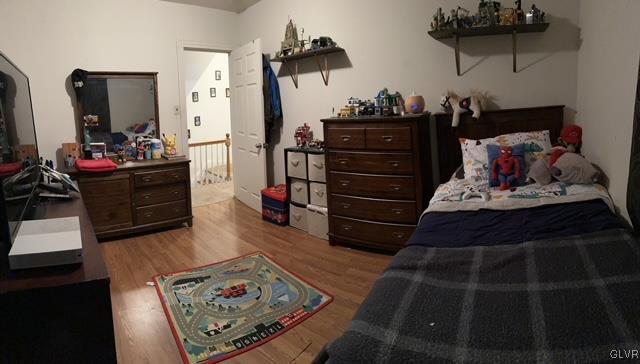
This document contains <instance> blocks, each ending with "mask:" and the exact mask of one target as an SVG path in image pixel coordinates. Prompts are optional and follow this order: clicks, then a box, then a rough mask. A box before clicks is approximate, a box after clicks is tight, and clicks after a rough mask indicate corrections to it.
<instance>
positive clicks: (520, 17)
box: [516, 0, 525, 24]
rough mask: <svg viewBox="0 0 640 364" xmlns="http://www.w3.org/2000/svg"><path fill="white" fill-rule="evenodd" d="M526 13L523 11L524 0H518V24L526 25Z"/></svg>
mask: <svg viewBox="0 0 640 364" xmlns="http://www.w3.org/2000/svg"><path fill="white" fill-rule="evenodd" d="M524 22H525V19H524V11H523V10H522V0H516V24H524Z"/></svg>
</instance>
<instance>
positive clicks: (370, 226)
mask: <svg viewBox="0 0 640 364" xmlns="http://www.w3.org/2000/svg"><path fill="white" fill-rule="evenodd" d="M329 224H330V232H331V233H332V234H334V235H337V236H341V237H345V238H352V239H357V240H360V241H364V242H371V243H376V244H384V245H392V246H398V247H401V246H403V245H404V244H405V243H406V242H407V240H409V238H410V237H411V234H413V231H414V230H415V228H416V227H415V226H414V225H398V224H383V223H379V222H372V221H365V220H356V219H348V218H344V217H337V216H336V217H331V221H330V223H329Z"/></svg>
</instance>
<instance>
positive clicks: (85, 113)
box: [78, 72, 160, 153]
mask: <svg viewBox="0 0 640 364" xmlns="http://www.w3.org/2000/svg"><path fill="white" fill-rule="evenodd" d="M157 75H158V74H157V73H156V72H144V73H134V72H88V73H87V81H86V85H85V87H84V92H83V96H82V98H81V99H80V101H79V102H78V109H79V112H78V123H79V126H80V129H79V130H80V132H81V137H80V139H81V141H82V143H85V141H86V139H87V136H88V137H89V139H90V143H104V144H105V146H106V151H107V152H108V153H111V152H115V150H114V146H115V145H124V144H126V143H129V144H130V143H131V142H134V141H136V139H137V138H139V137H145V138H159V136H160V123H159V120H158V87H157Z"/></svg>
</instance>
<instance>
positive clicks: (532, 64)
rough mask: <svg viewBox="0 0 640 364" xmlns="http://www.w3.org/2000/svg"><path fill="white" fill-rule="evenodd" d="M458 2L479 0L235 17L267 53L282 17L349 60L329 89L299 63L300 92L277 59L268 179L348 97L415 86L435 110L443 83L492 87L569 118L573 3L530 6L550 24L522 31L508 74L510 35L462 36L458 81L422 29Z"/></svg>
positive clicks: (262, 9) (504, 103)
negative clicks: (277, 108) (278, 118)
mask: <svg viewBox="0 0 640 364" xmlns="http://www.w3.org/2000/svg"><path fill="white" fill-rule="evenodd" d="M458 3H459V4H460V5H461V6H464V7H467V8H468V9H469V10H472V11H475V10H476V9H477V4H478V1H476V0H462V1H459V2H453V1H436V0H404V1H385V0H366V1H365V0H358V1H355V0H354V1H339V0H326V1H295V0H262V1H260V2H259V3H258V4H256V5H254V6H252V7H251V8H249V9H247V10H246V11H245V12H243V13H241V14H240V28H239V30H240V38H241V43H244V42H248V41H250V40H251V39H254V38H261V39H262V44H263V47H264V52H265V53H271V55H272V56H273V55H274V54H275V52H276V51H277V50H278V49H279V48H280V41H281V40H282V39H283V36H284V31H285V25H286V23H287V16H291V17H292V18H293V19H294V21H295V22H296V23H297V25H298V27H299V28H298V30H300V28H304V29H305V34H306V35H311V36H312V37H313V38H315V37H317V36H321V35H328V36H331V37H332V38H333V39H334V40H335V41H336V42H338V44H339V45H340V46H342V47H343V48H345V49H346V51H347V57H348V58H347V57H344V56H342V57H340V56H337V57H335V56H334V57H331V58H330V63H331V64H332V65H333V67H334V69H332V71H331V74H330V80H329V86H325V85H324V84H323V82H322V78H321V77H320V74H319V73H318V71H317V66H316V64H315V63H314V61H313V60H312V59H310V60H308V61H307V62H304V63H300V72H301V74H300V80H299V81H300V88H299V89H295V87H294V86H293V83H292V82H291V80H290V79H289V76H288V74H287V73H286V71H285V70H284V69H283V70H280V71H279V67H280V65H278V64H275V63H272V66H273V67H274V70H275V71H276V73H279V74H280V77H279V81H280V90H281V95H282V103H283V112H284V120H283V124H284V127H283V128H282V129H281V130H276V131H275V132H274V134H279V133H281V137H280V140H279V142H278V137H277V136H276V138H275V142H274V143H273V144H275V149H274V150H273V156H272V160H273V162H272V163H273V168H274V176H273V177H272V179H273V180H274V181H272V182H275V183H282V181H283V180H284V161H283V148H284V147H287V146H290V145H292V144H294V141H293V133H294V131H295V128H296V127H297V126H298V125H301V124H302V123H304V122H309V123H310V125H311V127H312V129H313V131H314V133H315V135H316V136H317V137H320V138H322V125H321V123H320V121H319V120H320V119H321V118H324V117H328V116H331V111H332V108H336V111H337V110H338V108H339V107H341V106H342V105H344V104H345V103H346V100H347V98H348V97H350V96H356V97H360V98H373V97H374V96H375V94H376V93H377V91H378V90H379V89H381V88H383V87H388V88H389V89H390V90H396V89H397V90H399V91H400V92H401V93H402V94H403V95H408V94H410V93H411V91H412V90H415V91H416V92H417V93H419V94H422V95H423V96H425V98H426V101H427V108H428V109H429V110H431V111H437V109H438V106H437V105H438V101H439V98H440V95H441V94H442V93H443V92H444V91H445V90H446V89H448V88H451V89H454V90H456V91H459V92H460V93H466V92H468V90H469V89H471V88H478V89H486V90H489V91H490V92H491V94H492V95H493V96H495V103H496V104H497V105H498V106H499V107H501V108H510V107H526V106H541V105H556V104H564V105H566V106H567V107H568V109H569V112H568V113H567V114H568V115H567V116H568V119H571V116H572V115H573V112H572V111H573V110H575V107H576V84H577V79H576V76H577V70H576V64H577V53H578V47H579V30H578V26H577V23H578V12H579V2H578V1H577V0H563V1H557V0H556V1H554V0H540V1H536V2H535V3H536V5H537V6H538V7H540V8H541V9H542V10H544V11H546V12H547V14H550V16H549V21H550V22H551V26H550V27H549V29H548V31H547V32H546V33H542V34H524V35H521V36H520V37H519V43H518V47H519V50H520V51H519V54H518V62H519V66H518V67H519V69H520V70H521V71H520V72H519V73H513V72H512V70H511V68H512V65H511V37H510V36H495V37H480V38H473V39H469V38H467V39H462V41H461V44H462V57H461V63H462V67H461V68H462V72H465V71H467V70H468V72H466V73H465V74H464V75H463V76H462V77H458V76H456V74H455V63H454V54H453V48H452V42H451V41H449V42H447V43H442V42H440V41H437V40H434V39H432V38H431V37H429V36H428V35H427V31H428V30H429V25H428V24H429V22H430V21H431V16H432V14H433V13H434V11H435V10H436V9H437V7H438V6H442V7H443V8H444V9H450V8H452V7H454V6H457V5H458ZM529 6H530V2H529ZM603 6H604V5H603ZM609 20H610V21H612V22H613V21H615V20H614V19H609ZM474 65H475V66H474ZM336 66H337V69H335V67H336ZM471 67H473V68H472V69H471V70H469V68H471Z"/></svg>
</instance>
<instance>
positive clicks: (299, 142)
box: [293, 123, 313, 148]
mask: <svg viewBox="0 0 640 364" xmlns="http://www.w3.org/2000/svg"><path fill="white" fill-rule="evenodd" d="M293 137H294V138H295V140H296V146H298V147H302V148H304V147H306V146H307V145H308V144H309V142H310V141H312V140H313V132H312V131H311V127H310V126H309V125H308V124H307V123H304V125H302V126H299V127H297V128H296V133H295V134H294V135H293Z"/></svg>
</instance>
